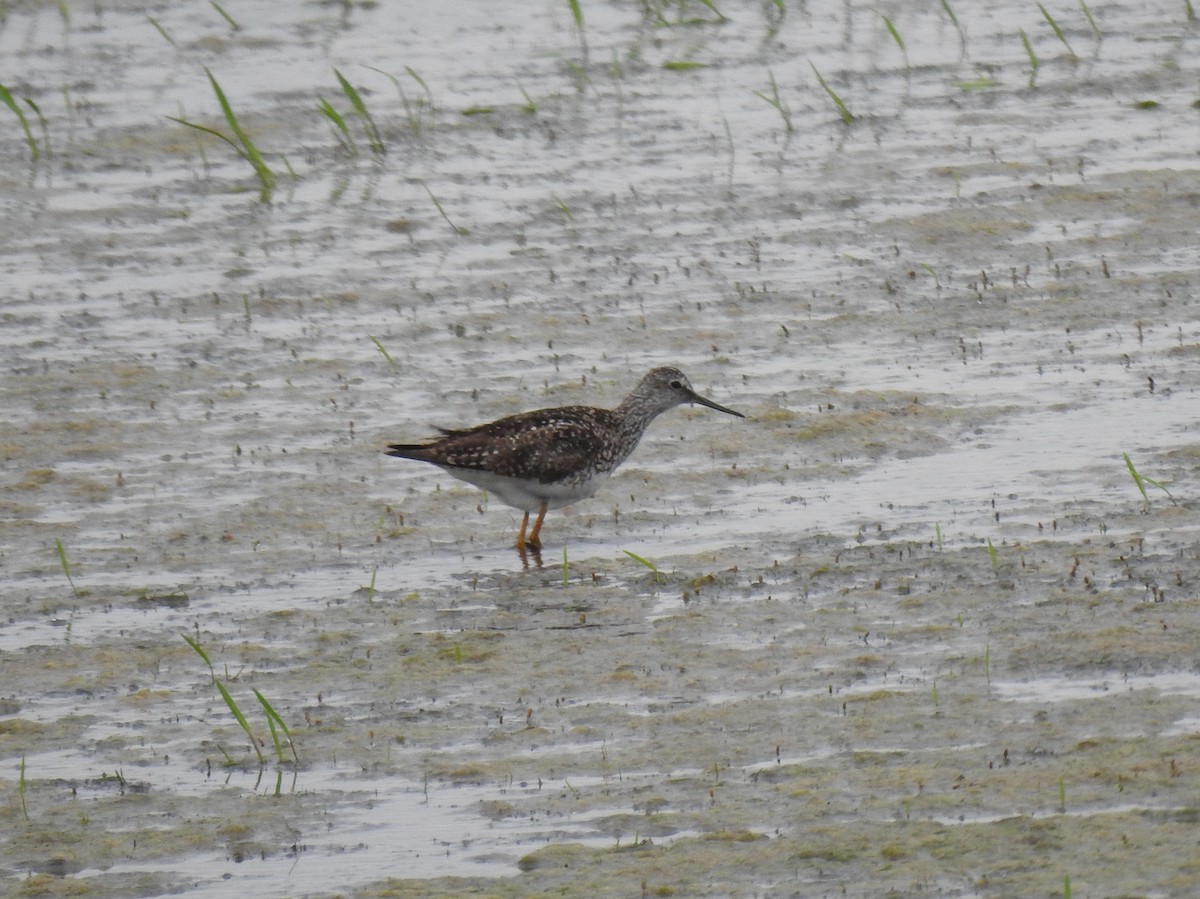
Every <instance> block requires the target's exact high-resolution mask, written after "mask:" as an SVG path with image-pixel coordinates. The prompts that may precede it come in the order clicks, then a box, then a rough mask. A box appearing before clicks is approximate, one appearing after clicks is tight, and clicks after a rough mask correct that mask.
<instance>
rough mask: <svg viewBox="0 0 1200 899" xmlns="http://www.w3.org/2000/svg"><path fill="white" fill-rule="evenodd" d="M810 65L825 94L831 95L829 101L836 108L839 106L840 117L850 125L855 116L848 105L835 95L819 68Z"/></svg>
mask: <svg viewBox="0 0 1200 899" xmlns="http://www.w3.org/2000/svg"><path fill="white" fill-rule="evenodd" d="M809 65H810V66H812V70H813V73H814V74H815V75H816V76H817V82H818V83H819V84H820V85H821V87H823V88H824V89H825V93H827V94H828V95H829V99H830V100H832V101H833V102H834V105H835V106H837V110H838V115H839V116H841V117H842V122H843V123H844V124H846V125H849V124H850V123H851V122H853V121H854V114H853V113H852V112H850V110H849V109H847V108H846V104H845V103H843V102H842V98H841V97H839V96H838V95H837V94H836V93H834V91H833V88H831V87H830V86H829V84H828V83H827V82H826V81H825V79H824V78H823V77H821V73H820V72H819V71H817V67H816V66H815V65H813V64H812V63H811V62H810V63H809Z"/></svg>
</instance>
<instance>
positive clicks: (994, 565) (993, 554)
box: [987, 537, 1000, 571]
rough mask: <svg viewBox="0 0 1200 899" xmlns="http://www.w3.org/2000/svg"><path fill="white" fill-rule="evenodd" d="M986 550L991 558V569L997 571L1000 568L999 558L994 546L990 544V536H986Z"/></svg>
mask: <svg viewBox="0 0 1200 899" xmlns="http://www.w3.org/2000/svg"><path fill="white" fill-rule="evenodd" d="M987 550H988V558H989V559H991V560H992V571H998V570H999V569H1000V559H999V556H998V554H997V553H996V547H995V546H993V545H992V538H991V537H988V540H987Z"/></svg>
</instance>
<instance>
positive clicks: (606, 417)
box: [385, 368, 746, 553]
mask: <svg viewBox="0 0 1200 899" xmlns="http://www.w3.org/2000/svg"><path fill="white" fill-rule="evenodd" d="M684 403H699V404H700V405H702V406H708V407H709V408H710V409H716V410H717V411H718V412H725V413H727V414H729V415H736V416H737V417H738V418H745V417H746V416H744V415H742V413H741V412H735V411H734V410H733V409H726V408H725V407H724V406H721V405H719V404H717V403H714V402H713V401H712V400H710V399H706V398H704V397H702V396H701V395H700V394H698V393H696V391H695V390H694V389H692V385H691V382H690V381H688V379H687V376H686V375H685V374H684V373H683V372H681V371H680V370H679V369H677V368H655V369H653V370H651V371H649V372H647V374H646V375H645V377H643V378H642V380H641V381H640V382H639V383H638V385H637V387H635V388H634V389H633V392H632V393H630V394H629V396H627V397H625V399H623V400H622V401H621V404H620V405H619V406H617V408H615V409H597V408H595V407H594V406H562V407H560V408H557V409H538V410H536V411H534V412H521V413H519V414H517V415H510V416H508V417H507V418H501V419H499V420H498V421H493V422H491V423H490V424H483V425H478V426H476V427H474V428H465V429H461V430H457V429H451V428H438V430H439V431H441V432H442V437H441V438H440V439H438V440H435V441H434V442H432V443H428V444H415V443H393V444H390V445H389V446H388V448H387V450H386V451H385V452H386V453H387V454H388V455H389V456H398V457H399V458H401V459H415V460H417V461H419V462H431V463H432V464H434V465H436V466H438V468H440V469H442V470H443V471H445V472H446V473H448V474H451V475H453V476H454V477H456V478H459V479H460V480H463V481H466V482H467V483H469V484H474V485H475V486H476V487H479V488H480V489H482V490H486V491H487V492H488V493H490V494H493V495H495V496H497V497H499V498H500V500H501V501H502V502H504V503H505V504H507V505H509V506H512V507H513V508H516V509H520V510H521V511H523V512H524V513H525V516H524V517H523V518H522V519H521V531H520V533H518V534H517V544H516V546H517V550H518V551H519V552H521V553H524V552H525V547H526V546H528V547H530V548H531V549H533V550H540V549H541V548H542V539H541V532H542V521H543V520H545V518H546V512H547V510H549V509H558V508H561V507H562V506H567V505H570V504H571V503H573V502H577V501H578V500H581V499H586V498H587V497H589V496H592V495H594V494H595V492H596V491H597V490H598V489H599V488H600V485H601V484H603V483H604V481H605V480H606V479H607V478H608V476H609V475H611V474H612V473H613V472H614V471H615V470H616V468H617V466H619V465H620V464H621V463H622V462H624V461H625V460H626V459H627V458H629V454H630V453H632V452H633V450H634V448H635V447H636V446H637V445H638V441H640V440H641V439H642V434H644V433H645V432H646V428H647V427H648V426H649V424H650V422H652V421H654V419H655V418H657V417H658V416H659V415H661V414H662V413H663V412H666V411H667V410H668V409H673V408H675V407H676V406H680V405H682V404H684ZM530 512H537V519H536V520H535V521H534V523H533V530H532V531H530V532H529V536H528V537H526V536H525V529H526V528H527V527H528V525H529V513H530Z"/></svg>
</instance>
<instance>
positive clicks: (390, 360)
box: [367, 334, 396, 583]
mask: <svg viewBox="0 0 1200 899" xmlns="http://www.w3.org/2000/svg"><path fill="white" fill-rule="evenodd" d="M367 336H368V337H370V338H371V342H372V343H374V344H375V348H376V349H377V350H379V352H381V353H382V354H383V358H384V359H386V360H387V364H388V365H390V366H391V367H392V368H395V367H396V360H395V359H393V358H392V357H391V354H390V353H388V351H387V350H385V349H384V348H383V344H382V343H380V342H379V338H378V337H375V336H373V335H371V334H368V335H367ZM373 582H374V581H372V583H373Z"/></svg>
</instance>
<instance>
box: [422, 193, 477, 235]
mask: <svg viewBox="0 0 1200 899" xmlns="http://www.w3.org/2000/svg"><path fill="white" fill-rule="evenodd" d="M421 186H422V187H423V188H425V193H427V194H429V199H431V200H433V205H434V206H436V207H437V211H438V212H439V213H441V216H442V218H444V219H445V220H446V224H447V225H449V226H450V227H451V228H453V229H454V233H455V234H457V235H458V236H459V237H465V236H466V235H468V234H470V233H471V232H470V231H468V230H467V229H466V228H460V227H459V226H458V225H456V224H454V222H452V221H450V216H448V215H446V210H445V209H443V208H442V204H441V203H440V202H439V201H438V198H437V197H435V196H434V195H433V191H431V190H430V189H429V185H428V184H425V183H424V182H422V184H421Z"/></svg>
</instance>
